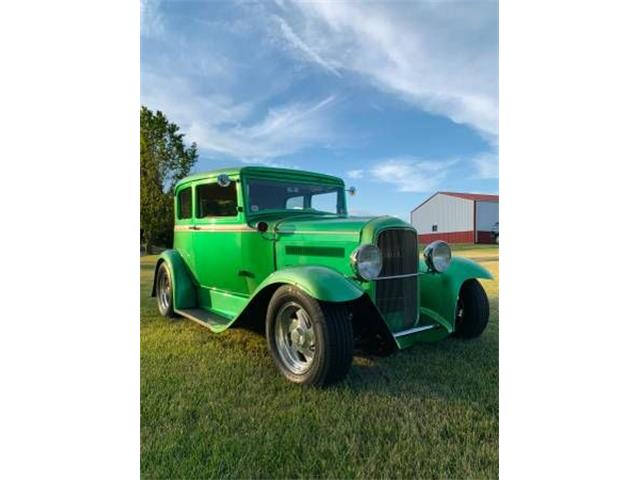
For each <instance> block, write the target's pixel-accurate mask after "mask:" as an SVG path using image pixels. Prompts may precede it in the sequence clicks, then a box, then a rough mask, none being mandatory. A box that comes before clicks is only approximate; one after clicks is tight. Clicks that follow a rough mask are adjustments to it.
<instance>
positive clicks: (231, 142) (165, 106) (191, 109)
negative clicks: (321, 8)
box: [141, 65, 337, 164]
mask: <svg viewBox="0 0 640 480" xmlns="http://www.w3.org/2000/svg"><path fill="white" fill-rule="evenodd" d="M227 75H229V72H220V73H219V74H217V77H216V75H214V74H210V76H209V78H211V79H212V81H213V82H215V81H216V80H217V79H219V78H222V77H223V76H225V77H226V76H227ZM142 81H143V83H144V85H145V88H144V91H143V92H142V95H141V100H142V104H143V105H146V106H148V107H149V108H152V109H154V110H156V109H157V110H161V111H163V112H164V113H165V114H167V116H168V117H169V119H171V121H172V122H174V123H176V124H178V125H179V126H180V127H181V130H182V131H183V132H184V133H185V138H186V140H187V141H189V142H196V143H197V144H198V150H200V151H201V152H204V153H209V154H213V155H215V154H218V155H222V156H229V157H233V158H235V159H238V160H240V161H244V162H248V163H265V164H266V163H268V164H274V159H275V158H277V157H280V156H283V155H287V154H291V153H294V152H296V151H299V150H301V149H303V148H305V147H307V146H311V145H319V144H320V145H321V144H329V143H330V142H333V141H335V138H336V135H334V129H333V127H332V125H331V123H332V122H331V105H332V104H333V103H335V102H336V101H337V100H336V97H335V96H332V95H330V96H327V97H325V98H321V99H319V100H316V101H315V102H314V101H304V102H293V101H292V102H286V103H280V104H276V105H274V106H271V107H270V108H268V109H267V110H266V111H264V107H263V104H264V102H263V101H261V100H260V99H259V98H258V99H257V100H256V98H255V97H253V98H249V99H246V100H245V99H243V100H242V101H239V100H236V99H235V97H233V96H232V95H229V94H225V93H222V92H219V93H216V94H212V93H207V92H205V93H200V92H198V84H197V83H195V82H196V81H194V80H193V79H191V78H189V77H187V76H180V75H178V76H172V75H169V74H167V73H165V72H162V71H160V72H159V71H157V70H156V69H149V68H145V66H144V65H143V68H142Z"/></svg>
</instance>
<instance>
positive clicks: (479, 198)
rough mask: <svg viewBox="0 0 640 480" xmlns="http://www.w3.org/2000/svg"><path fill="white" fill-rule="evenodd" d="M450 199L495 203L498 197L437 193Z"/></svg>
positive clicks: (477, 194) (483, 194) (482, 194)
mask: <svg viewBox="0 0 640 480" xmlns="http://www.w3.org/2000/svg"><path fill="white" fill-rule="evenodd" d="M438 193H441V194H443V195H449V196H450V197H458V198H464V199H466V200H475V201H478V202H497V201H498V198H499V197H498V195H490V194H487V193H460V192H438Z"/></svg>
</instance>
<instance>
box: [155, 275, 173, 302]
mask: <svg viewBox="0 0 640 480" xmlns="http://www.w3.org/2000/svg"><path fill="white" fill-rule="evenodd" d="M157 295H158V303H159V304H160V310H161V311H162V312H167V311H169V308H170V307H171V279H170V278H169V275H168V273H167V270H166V269H165V268H162V270H160V276H159V278H158V292H157Z"/></svg>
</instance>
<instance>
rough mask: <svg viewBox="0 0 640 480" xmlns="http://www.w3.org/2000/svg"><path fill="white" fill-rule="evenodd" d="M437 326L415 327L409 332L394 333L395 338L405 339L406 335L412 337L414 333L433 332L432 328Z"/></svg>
mask: <svg viewBox="0 0 640 480" xmlns="http://www.w3.org/2000/svg"><path fill="white" fill-rule="evenodd" d="M436 327H437V325H425V326H424V327H414V328H410V329H409V330H403V331H402V332H398V333H394V334H393V336H394V338H398V337H404V336H405V335H411V334H412V333H418V332H423V331H425V330H431V329H432V328H436Z"/></svg>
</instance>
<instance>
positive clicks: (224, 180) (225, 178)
mask: <svg viewBox="0 0 640 480" xmlns="http://www.w3.org/2000/svg"><path fill="white" fill-rule="evenodd" d="M218 185H220V186H221V187H228V186H229V185H231V179H230V178H229V175H227V174H226V173H222V174H220V175H218Z"/></svg>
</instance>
